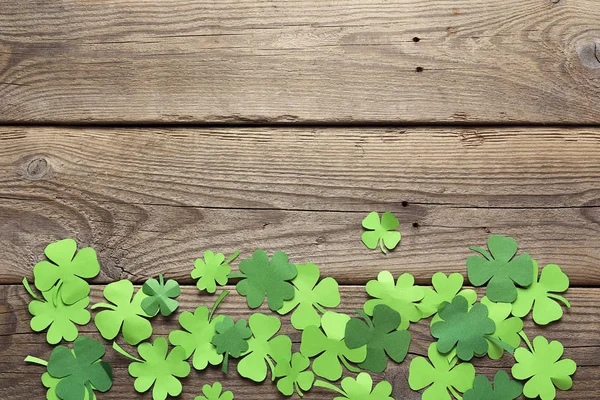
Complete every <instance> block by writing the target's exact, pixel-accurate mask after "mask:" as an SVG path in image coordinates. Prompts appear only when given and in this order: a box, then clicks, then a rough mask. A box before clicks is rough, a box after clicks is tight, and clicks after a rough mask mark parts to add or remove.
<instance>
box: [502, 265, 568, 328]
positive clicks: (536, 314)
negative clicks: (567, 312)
mask: <svg viewBox="0 0 600 400" xmlns="http://www.w3.org/2000/svg"><path fill="white" fill-rule="evenodd" d="M533 265H534V268H533V283H532V284H531V286H529V287H528V288H526V289H521V288H518V289H517V293H518V296H517V299H516V300H515V302H514V303H513V306H512V313H513V315H514V316H517V317H524V316H526V315H527V314H529V311H531V308H532V307H533V320H534V321H535V323H536V324H538V325H547V324H549V323H550V322H553V321H558V320H559V319H560V318H561V317H562V315H563V310H562V307H561V306H560V304H558V303H557V302H556V301H555V300H558V301H560V302H561V303H564V304H565V305H566V306H567V308H571V304H570V303H569V301H568V300H567V299H565V298H564V297H562V296H559V295H556V294H553V293H562V292H564V291H566V290H567V289H568V288H569V278H568V277H567V275H565V273H564V272H562V270H561V269H560V267H559V266H558V265H556V264H549V265H546V266H545V267H544V269H542V273H541V275H540V280H539V281H538V279H537V277H538V265H537V262H535V261H534V263H533Z"/></svg>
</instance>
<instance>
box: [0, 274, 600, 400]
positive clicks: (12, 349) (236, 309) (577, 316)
mask: <svg viewBox="0 0 600 400" xmlns="http://www.w3.org/2000/svg"><path fill="white" fill-rule="evenodd" d="M230 289H232V290H233V288H232V287H230ZM101 290H102V288H101V287H98V286H94V287H93V290H92V302H98V301H100V300H101V299H102V292H101ZM341 294H342V305H341V306H340V307H339V310H340V311H342V312H346V313H353V310H354V309H356V308H359V307H361V306H362V304H363V303H364V301H365V300H366V295H365V292H364V288H362V287H357V286H344V287H342V288H341ZM480 295H481V291H480ZM567 297H568V298H569V300H570V301H571V304H572V308H571V309H570V310H569V311H567V312H566V313H565V315H564V317H563V319H562V320H561V321H559V322H558V323H555V324H551V325H549V326H546V327H539V326H536V325H534V324H533V323H532V322H531V320H530V318H527V319H526V322H525V328H524V329H525V331H526V333H527V335H528V336H529V337H530V338H533V337H535V336H537V335H543V336H545V337H547V338H548V339H550V340H559V341H561V342H562V343H563V345H564V346H565V353H564V356H565V357H567V358H572V359H573V360H574V361H575V362H576V363H577V365H578V369H577V372H576V374H575V375H574V385H573V389H572V390H570V391H566V392H559V394H558V397H557V398H558V399H586V400H587V399H592V398H597V397H598V396H600V366H598V360H599V359H600V337H599V336H598V334H597V333H598V331H599V330H600V313H599V312H598V303H599V302H600V289H599V288H587V289H586V288H572V289H569V291H568V292H567ZM214 298H215V296H207V295H200V294H199V292H198V291H197V289H196V288H195V287H189V286H188V287H184V288H183V294H182V296H181V297H180V302H181V306H180V309H179V311H178V312H181V311H192V310H194V308H195V307H197V306H198V305H200V304H204V305H210V304H212V301H214ZM28 301H29V298H28V295H27V294H26V293H25V291H24V290H23V289H22V288H21V287H19V286H0V308H1V310H2V311H1V313H0V318H1V324H0V327H1V328H0V329H2V331H0V340H1V344H2V346H0V356H1V357H2V363H0V368H1V369H0V383H1V384H0V399H2V400H4V399H13V398H26V397H30V398H31V397H33V398H42V397H43V394H44V389H43V387H42V386H41V384H40V382H39V378H38V377H39V375H41V373H42V370H43V368H41V367H37V366H33V365H28V364H26V363H24V362H23V358H24V357H25V356H26V355H28V354H30V355H34V356H37V357H41V358H44V359H48V357H49V354H50V352H51V349H52V347H51V346H49V345H48V344H47V343H46V342H45V340H44V336H43V334H36V333H33V332H31V329H30V328H29V320H30V316H29V314H28V312H27V302H28ZM261 311H262V312H267V313H270V311H268V309H265V307H263V308H261ZM219 313H222V314H225V315H231V316H232V317H234V318H236V319H237V318H248V317H249V316H250V315H251V313H252V311H251V310H249V309H248V308H247V306H246V304H245V299H244V298H243V297H241V296H239V295H237V293H235V291H234V290H233V292H232V293H231V294H230V295H229V296H228V297H227V299H226V300H225V301H224V303H223V304H222V305H221V306H220V307H219ZM282 320H283V322H284V326H283V328H282V331H281V332H282V333H285V334H287V335H290V337H291V339H292V341H293V342H294V348H295V349H296V350H297V348H298V346H299V342H300V338H301V334H300V333H299V332H297V331H296V330H295V329H294V328H293V327H292V326H291V325H290V323H289V315H288V316H284V317H282ZM428 321H429V320H423V321H421V322H419V323H417V324H412V325H411V327H410V331H411V334H412V343H411V347H410V353H409V356H408V359H409V360H410V359H412V358H413V357H415V356H417V355H426V353H427V347H428V345H429V343H431V342H432V338H431V336H430V334H429V325H428V324H429V322H428ZM152 322H153V327H154V336H153V337H157V336H163V337H166V336H167V335H168V333H169V332H170V331H171V330H174V329H177V328H178V327H179V326H178V325H177V322H176V317H169V318H168V319H164V318H162V317H158V318H155V319H153V320H152ZM81 332H83V333H84V334H85V335H89V336H91V337H95V338H98V339H100V336H99V335H98V333H97V331H96V328H95V326H94V325H93V324H89V325H88V326H86V327H84V328H83V329H82V331H81ZM105 359H106V360H108V361H110V362H111V364H112V365H113V367H114V368H115V386H114V387H113V389H111V391H110V392H109V393H108V394H104V395H102V397H101V398H102V399H122V398H138V397H139V398H150V396H148V395H145V396H136V395H135V392H134V389H133V379H132V378H131V377H129V375H128V374H127V372H126V367H127V365H128V361H127V360H125V359H124V358H123V357H121V356H119V355H117V354H115V353H114V352H113V351H112V350H111V349H110V348H108V349H107V356H106V357H105ZM513 363H514V359H513V358H512V357H511V356H509V355H505V356H504V357H503V358H502V359H501V360H499V361H492V360H489V359H487V357H486V358H481V359H475V360H474V365H475V366H476V368H477V372H478V373H481V374H485V375H488V376H493V375H494V374H495V372H496V371H497V370H498V369H499V368H502V369H506V370H509V369H510V367H511V366H512V365H513ZM408 365H409V361H406V362H404V363H402V364H400V365H396V364H394V363H391V362H390V365H389V368H388V370H387V371H386V372H385V373H384V374H380V375H378V376H377V379H382V378H385V379H388V380H389V381H390V382H392V383H393V385H394V398H396V399H411V398H412V399H415V398H416V399H418V398H419V396H418V395H416V394H415V393H412V392H411V391H409V390H407V377H406V373H407V368H408ZM230 371H231V372H230V375H228V376H227V377H224V376H223V375H222V373H221V372H220V369H219V368H211V369H208V370H207V371H203V372H199V373H198V372H192V374H191V376H190V377H189V378H187V379H185V381H184V395H183V396H182V398H183V399H192V398H193V397H194V395H198V394H199V393H200V390H201V387H202V385H203V384H205V383H212V382H213V381H215V380H220V381H222V382H223V383H224V385H225V387H227V388H229V389H231V390H232V391H234V393H235V398H236V399H241V400H244V399H257V398H264V399H280V398H284V397H283V396H280V395H278V392H277V390H276V388H275V387H274V386H273V385H272V384H271V383H270V382H269V381H267V382H266V383H264V384H253V383H251V382H249V381H246V380H243V379H240V378H239V377H238V376H237V373H236V371H235V362H231V365H230ZM249 389H251V390H249ZM409 396H411V397H409ZM307 398H308V399H331V398H332V393H330V392H329V393H328V392H326V391H323V390H314V391H311V392H310V394H309V395H308V396H307Z"/></svg>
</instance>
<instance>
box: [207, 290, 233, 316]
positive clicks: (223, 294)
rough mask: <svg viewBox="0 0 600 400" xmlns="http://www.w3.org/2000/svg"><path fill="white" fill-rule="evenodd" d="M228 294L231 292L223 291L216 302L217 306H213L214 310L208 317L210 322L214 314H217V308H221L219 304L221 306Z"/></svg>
mask: <svg viewBox="0 0 600 400" xmlns="http://www.w3.org/2000/svg"><path fill="white" fill-rule="evenodd" d="M228 294H229V290H223V291H222V292H221V294H220V295H219V297H217V300H216V301H215V304H213V306H212V309H211V310H210V314H209V315H208V322H210V321H211V320H212V317H213V314H214V313H215V311H217V307H219V304H221V302H222V301H223V300H224V299H225V297H227V295H228Z"/></svg>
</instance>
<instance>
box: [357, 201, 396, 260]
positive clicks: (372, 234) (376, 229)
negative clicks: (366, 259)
mask: <svg viewBox="0 0 600 400" xmlns="http://www.w3.org/2000/svg"><path fill="white" fill-rule="evenodd" d="M362 226H363V228H365V229H368V231H366V232H363V234H362V242H363V243H364V244H365V246H367V247H368V248H369V249H371V250H374V249H376V248H377V245H379V248H380V249H381V251H382V252H383V253H387V250H393V249H394V248H395V247H396V246H397V245H398V243H400V238H401V235H400V232H398V231H397V230H396V229H397V228H398V226H400V223H399V222H398V219H397V218H396V217H394V214H392V213H391V212H385V213H383V215H382V216H381V220H379V214H377V213H376V212H375V211H373V212H372V213H370V214H369V215H367V216H366V217H365V219H363V221H362Z"/></svg>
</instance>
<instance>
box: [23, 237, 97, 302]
mask: <svg viewBox="0 0 600 400" xmlns="http://www.w3.org/2000/svg"><path fill="white" fill-rule="evenodd" d="M44 253H45V254H46V257H47V258H48V261H40V262H39V263H37V264H36V265H35V267H34V268H33V276H34V278H35V287H36V288H38V290H40V291H41V292H46V291H48V290H50V288H52V286H54V285H58V286H59V287H60V289H61V290H60V296H61V298H62V301H63V303H65V304H73V303H75V302H77V301H79V300H81V299H83V298H85V297H87V296H88V295H89V294H90V285H89V284H88V283H87V282H86V281H85V280H84V279H82V278H86V279H91V278H93V277H95V276H96V275H98V273H99V272H100V264H99V263H98V259H97V258H96V251H94V249H92V248H90V247H86V248H84V249H81V250H79V252H77V243H76V242H75V241H74V240H73V239H64V240H60V241H58V242H54V243H50V244H49V245H48V246H46V249H45V250H44Z"/></svg>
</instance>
